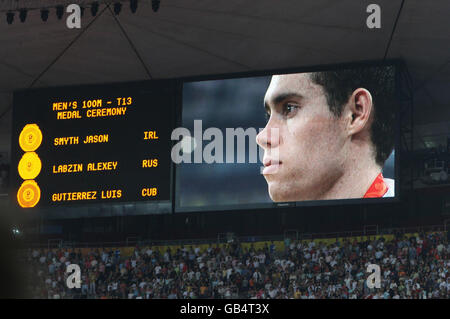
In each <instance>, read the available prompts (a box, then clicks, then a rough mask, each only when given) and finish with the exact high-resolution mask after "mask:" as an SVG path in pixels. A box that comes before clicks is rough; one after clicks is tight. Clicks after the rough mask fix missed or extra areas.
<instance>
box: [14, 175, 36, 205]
mask: <svg viewBox="0 0 450 319" xmlns="http://www.w3.org/2000/svg"><path fill="white" fill-rule="evenodd" d="M40 199H41V189H40V188H39V186H38V184H37V183H36V182H35V181H24V182H23V183H22V185H21V186H20V188H19V191H18V192H17V202H18V203H19V205H20V206H21V207H23V208H29V207H34V206H36V204H37V203H38V202H39V200H40Z"/></svg>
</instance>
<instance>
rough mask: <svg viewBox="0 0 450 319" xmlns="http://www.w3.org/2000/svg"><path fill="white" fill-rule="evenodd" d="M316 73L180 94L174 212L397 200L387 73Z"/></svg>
mask: <svg viewBox="0 0 450 319" xmlns="http://www.w3.org/2000/svg"><path fill="white" fill-rule="evenodd" d="M314 71H315V72H311V71H308V72H304V71H301V72H291V71H290V72H289V73H287V72H282V73H276V74H273V73H272V74H270V73H269V74H264V75H261V74H258V76H251V77H235V78H221V79H220V78H218V79H217V78H214V79H207V80H203V79H201V78H200V79H198V81H197V80H196V79H194V80H193V81H189V82H186V83H184V84H183V94H182V127H179V128H177V129H176V130H174V132H173V133H172V139H173V140H174V141H175V146H174V148H173V149H172V160H173V161H174V162H175V163H176V165H177V167H176V198H175V207H176V210H177V211H179V212H186V211H198V210H227V209H233V208H236V209H245V208H259V207H261V208H263V207H274V206H275V207H276V206H284V205H289V206H297V205H299V206H301V205H321V204H330V203H337V201H345V202H359V201H361V200H362V201H366V202H370V201H386V200H389V199H391V200H392V199H395V197H396V196H397V195H398V194H397V193H398V192H396V188H395V186H396V184H397V183H398V178H397V179H396V175H397V174H396V172H397V171H398V167H396V166H395V163H396V159H395V145H396V141H397V131H398V125H397V119H396V110H397V104H398V103H397V96H396V67H395V65H387V64H383V65H381V64H377V65H359V66H352V67H339V68H332V69H325V70H323V69H321V70H317V71H316V70H314Z"/></svg>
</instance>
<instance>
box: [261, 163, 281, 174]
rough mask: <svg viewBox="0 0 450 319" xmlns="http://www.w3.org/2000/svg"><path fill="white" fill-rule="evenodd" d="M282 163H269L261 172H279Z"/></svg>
mask: <svg viewBox="0 0 450 319" xmlns="http://www.w3.org/2000/svg"><path fill="white" fill-rule="evenodd" d="M280 165H281V163H279V162H277V163H270V164H269V165H267V166H265V167H264V169H263V170H262V172H261V174H263V175H271V174H275V173H277V172H278V168H279V167H280Z"/></svg>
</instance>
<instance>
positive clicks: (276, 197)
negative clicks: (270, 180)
mask: <svg viewBox="0 0 450 319" xmlns="http://www.w3.org/2000/svg"><path fill="white" fill-rule="evenodd" d="M268 188H269V196H270V199H271V200H272V201H273V202H275V203H280V202H295V201H297V199H295V198H294V196H292V194H289V192H288V191H287V190H283V189H281V188H280V187H277V186H275V185H270V184H269V186H268Z"/></svg>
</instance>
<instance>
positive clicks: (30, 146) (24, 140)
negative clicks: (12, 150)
mask: <svg viewBox="0 0 450 319" xmlns="http://www.w3.org/2000/svg"><path fill="white" fill-rule="evenodd" d="M41 143H42V132H41V130H40V129H39V126H37V124H27V125H25V127H24V128H23V130H22V132H20V135H19V145H20V147H21V148H22V150H24V151H25V152H33V151H35V150H36V149H37V148H38V147H39V146H40V145H41Z"/></svg>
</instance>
